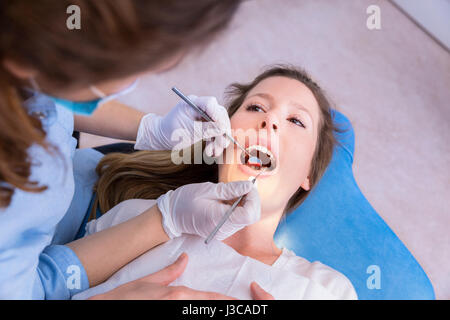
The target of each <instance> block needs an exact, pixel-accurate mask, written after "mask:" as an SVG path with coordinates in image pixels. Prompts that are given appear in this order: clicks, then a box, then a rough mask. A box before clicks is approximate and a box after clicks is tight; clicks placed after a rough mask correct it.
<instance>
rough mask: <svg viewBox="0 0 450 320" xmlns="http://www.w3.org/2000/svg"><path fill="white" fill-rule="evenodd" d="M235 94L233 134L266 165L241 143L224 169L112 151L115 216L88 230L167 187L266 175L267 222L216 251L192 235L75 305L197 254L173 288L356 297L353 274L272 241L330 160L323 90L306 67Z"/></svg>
mask: <svg viewBox="0 0 450 320" xmlns="http://www.w3.org/2000/svg"><path fill="white" fill-rule="evenodd" d="M227 93H228V97H229V103H228V112H229V115H230V119H231V127H232V129H233V134H234V136H235V138H236V139H237V140H238V141H239V142H240V144H241V145H243V146H244V147H245V148H246V149H247V151H249V152H250V154H251V155H252V156H253V155H255V156H257V157H258V158H260V159H261V160H262V162H263V165H262V167H261V166H260V165H259V164H257V163H250V162H251V161H250V162H249V156H246V155H245V154H244V153H243V152H242V151H241V150H240V149H239V148H237V147H236V146H235V145H233V144H230V145H229V147H228V148H227V149H226V150H225V151H224V154H223V160H225V163H224V164H212V165H211V164H179V165H175V164H174V163H173V162H172V161H171V153H170V151H168V152H165V151H163V152H161V151H141V152H137V153H134V154H131V155H125V154H111V155H108V156H106V157H104V158H103V159H102V161H101V162H100V164H99V166H98V168H97V169H98V173H99V176H100V179H99V182H98V184H97V187H96V191H97V194H98V201H97V202H98V204H99V206H100V208H101V210H102V211H103V212H106V211H108V212H106V213H105V214H104V215H103V216H102V217H101V218H99V219H97V220H93V221H91V222H90V223H89V224H88V225H87V228H86V230H87V234H91V233H93V232H96V231H100V230H103V229H105V228H108V227H111V226H113V225H116V224H118V223H121V222H123V221H125V220H127V219H130V218H131V217H132V216H134V215H137V214H139V213H141V212H143V211H145V210H147V209H148V208H149V207H151V206H153V205H154V204H155V203H156V201H155V200H154V199H157V198H158V197H159V196H160V195H162V194H164V193H165V192H167V191H168V190H172V189H175V188H178V187H180V186H182V185H185V184H190V183H198V182H206V181H210V182H229V181H236V180H248V179H249V178H250V177H254V176H256V175H258V173H260V172H261V171H262V170H263V172H262V174H261V175H260V176H259V177H258V180H257V189H258V193H259V195H260V198H261V220H260V221H258V222H257V223H255V224H253V225H250V226H247V227H245V228H243V229H241V230H240V231H238V232H236V233H235V234H234V235H233V236H231V237H229V238H227V239H225V240H223V241H219V240H215V239H213V240H212V241H211V242H210V243H209V244H208V245H205V243H204V239H203V238H200V237H198V236H193V235H186V234H183V235H182V236H181V237H178V238H174V239H172V240H170V241H168V242H166V243H164V244H162V245H159V246H157V247H155V248H153V249H152V250H149V251H148V252H146V253H145V254H143V255H141V256H140V257H138V258H137V259H135V260H134V261H132V262H131V263H129V264H127V265H126V266H124V267H123V268H122V269H120V270H119V271H118V272H116V273H115V274H114V275H113V276H112V277H111V278H109V279H108V280H107V281H106V282H104V283H102V284H101V285H99V286H96V287H93V288H90V289H88V290H87V291H84V292H82V293H80V294H78V295H77V296H75V298H76V299H84V298H87V297H90V296H92V295H96V294H100V293H103V292H106V291H109V290H111V289H113V288H115V287H117V286H120V285H122V284H124V283H127V282H130V281H132V280H135V279H138V278H141V277H143V276H145V275H148V274H150V273H153V272H156V271H158V270H160V269H162V268H164V267H166V266H167V265H169V264H171V263H172V262H174V261H175V260H176V259H177V257H178V256H179V255H180V254H181V253H182V252H186V253H187V254H188V256H189V264H188V266H187V267H186V270H185V271H184V273H183V274H182V275H181V276H180V277H179V278H178V279H177V280H175V281H174V282H173V283H171V285H184V286H188V287H190V288H192V289H197V290H203V291H215V292H219V293H222V294H225V295H228V296H232V297H236V298H240V299H250V298H251V297H250V291H249V287H250V283H251V282H253V281H256V282H257V283H258V284H260V286H261V287H262V288H263V289H264V290H266V291H267V292H269V293H270V294H272V295H273V296H274V297H275V299H356V298H357V296H356V292H355V290H354V288H353V286H352V284H351V283H350V281H349V280H348V279H347V278H346V277H345V276H344V275H342V274H340V273H339V272H337V271H335V270H333V269H331V268H330V267H327V266H325V265H323V264H322V263H320V262H312V263H311V262H309V261H307V260H306V259H303V258H301V257H298V256H296V255H295V254H294V253H293V252H292V251H290V250H288V249H286V248H278V247H277V246H276V245H275V242H274V238H273V237H274V233H275V230H276V228H277V226H278V223H279V221H280V219H282V218H283V216H284V215H286V214H289V213H290V212H291V211H292V210H294V209H295V208H296V207H297V206H298V205H300V204H301V203H302V201H303V200H304V199H305V198H306V196H307V195H308V192H309V190H311V188H313V187H314V186H315V185H316V184H317V182H318V180H319V179H320V178H321V176H322V174H323V172H324V171H325V169H326V167H327V166H328V163H329V162H330V160H331V156H332V152H333V147H334V144H335V143H336V141H335V139H334V136H333V131H334V130H337V128H335V127H334V126H333V122H332V119H331V115H330V105H329V102H328V100H327V99H326V97H325V95H324V93H323V92H322V90H321V89H320V88H319V87H318V86H317V85H316V84H315V83H314V82H313V81H312V80H311V79H310V78H309V76H308V75H307V74H306V73H305V72H304V71H302V70H298V69H296V68H294V67H290V66H275V67H272V68H271V69H268V70H267V71H266V72H264V73H262V74H261V75H259V76H258V77H257V78H256V79H255V80H254V81H253V82H251V83H249V84H233V85H231V86H230V87H229V90H228V91H227ZM237 129H239V130H237ZM249 132H250V133H251V132H256V135H252V134H249ZM230 159H231V161H230ZM219 163H220V162H219ZM244 199H245V198H244ZM125 200H126V201H125ZM243 201H245V200H243ZM324 223H326V221H324ZM124 241H126V239H124Z"/></svg>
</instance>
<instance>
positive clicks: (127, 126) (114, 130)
mask: <svg viewBox="0 0 450 320" xmlns="http://www.w3.org/2000/svg"><path fill="white" fill-rule="evenodd" d="M144 115H145V113H144V112H141V111H139V110H136V109H134V108H131V107H129V106H127V105H125V104H123V103H121V102H119V101H117V100H111V101H108V102H106V103H104V104H103V105H101V106H100V107H99V108H98V109H97V110H95V112H94V113H93V114H92V115H91V116H80V115H75V117H74V118H75V130H76V131H80V132H85V133H90V134H95V135H98V136H103V137H108V138H114V139H120V140H129V141H135V140H136V136H137V132H138V129H139V124H140V122H141V119H142V117H143V116H144Z"/></svg>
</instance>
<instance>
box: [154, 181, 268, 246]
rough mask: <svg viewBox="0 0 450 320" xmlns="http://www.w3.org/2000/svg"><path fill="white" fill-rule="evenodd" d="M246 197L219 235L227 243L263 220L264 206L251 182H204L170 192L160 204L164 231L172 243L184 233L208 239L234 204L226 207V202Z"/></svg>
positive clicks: (217, 237) (164, 195)
mask: <svg viewBox="0 0 450 320" xmlns="http://www.w3.org/2000/svg"><path fill="white" fill-rule="evenodd" d="M244 194H247V195H246V196H245V197H244V198H243V199H242V200H241V202H240V204H239V205H238V206H237V207H236V208H235V209H234V211H233V213H232V214H231V216H230V217H229V219H228V220H227V221H226V222H225V224H224V225H223V226H222V227H221V228H220V229H219V231H218V232H217V233H216V235H215V239H218V240H223V239H226V238H228V237H229V236H231V235H232V234H234V233H235V232H236V231H238V230H240V229H242V228H244V227H245V226H246V225H249V224H252V223H255V222H256V221H258V220H259V219H260V217H261V204H260V199H259V195H258V191H257V189H256V187H254V185H253V184H252V183H251V182H250V181H233V182H229V183H218V184H215V183H211V182H204V183H194V184H188V185H185V186H182V187H180V188H178V189H176V190H170V191H168V192H167V193H165V194H163V195H162V196H160V197H159V198H158V201H157V202H158V208H159V210H160V211H161V213H162V217H163V227H164V230H165V231H166V233H167V235H168V236H169V237H170V238H171V239H173V238H175V237H179V236H180V235H181V234H182V233H188V234H195V235H199V236H201V237H203V238H206V237H208V236H209V234H210V233H211V232H212V231H213V230H214V228H215V227H216V225H217V223H218V222H219V221H220V219H221V218H222V217H223V215H224V214H225V212H226V211H227V210H228V209H229V208H230V207H231V205H232V201H227V204H225V203H224V200H234V199H235V198H238V197H240V196H241V195H244Z"/></svg>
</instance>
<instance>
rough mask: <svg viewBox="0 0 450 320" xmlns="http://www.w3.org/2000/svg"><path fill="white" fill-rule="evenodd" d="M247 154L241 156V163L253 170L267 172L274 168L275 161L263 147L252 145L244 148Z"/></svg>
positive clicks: (270, 153)
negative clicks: (263, 169) (264, 169)
mask: <svg viewBox="0 0 450 320" xmlns="http://www.w3.org/2000/svg"><path fill="white" fill-rule="evenodd" d="M246 150H247V151H248V153H249V154H250V155H248V154H246V153H244V152H243V153H242V154H241V162H242V163H243V164H245V165H247V166H249V167H250V168H252V169H254V170H261V169H262V168H267V169H266V170H267V171H272V170H274V169H275V167H276V159H275V157H274V155H273V154H272V152H271V151H270V150H268V149H267V148H266V147H264V146H260V145H252V146H249V147H248V148H246Z"/></svg>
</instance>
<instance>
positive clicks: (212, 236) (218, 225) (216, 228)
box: [205, 168, 265, 244]
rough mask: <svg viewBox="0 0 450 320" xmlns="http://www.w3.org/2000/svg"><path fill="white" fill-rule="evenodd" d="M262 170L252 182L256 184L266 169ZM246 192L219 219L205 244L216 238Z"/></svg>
mask: <svg viewBox="0 0 450 320" xmlns="http://www.w3.org/2000/svg"><path fill="white" fill-rule="evenodd" d="M261 170H262V171H261V172H260V173H258V175H257V176H256V177H254V178H253V180H252V183H253V184H255V182H256V178H258V177H259V175H260V174H261V173H263V172H264V171H265V168H264V169H261ZM244 196H245V194H244V195H242V196H240V197H239V198H238V199H237V200H236V201H235V202H234V203H233V205H232V206H231V208H230V209H228V211H227V212H225V214H224V215H223V217H222V219H221V220H220V221H219V223H218V224H217V226H216V227H215V228H214V230H213V231H212V232H211V233H210V234H209V236H208V237H207V238H206V239H205V244H208V242H210V241H211V239H212V238H214V236H215V235H216V233H217V231H219V229H220V228H221V227H222V226H223V224H224V223H225V222H226V221H227V220H228V218H229V217H230V216H231V214H232V213H233V211H234V209H236V207H237V205H238V204H239V202H241V200H242V198H244Z"/></svg>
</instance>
